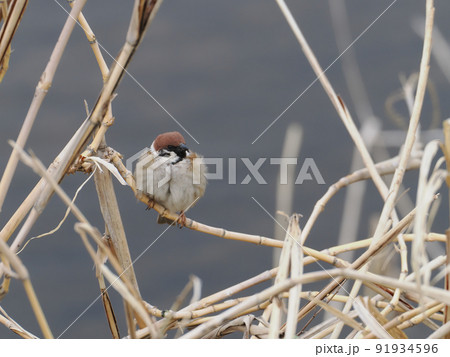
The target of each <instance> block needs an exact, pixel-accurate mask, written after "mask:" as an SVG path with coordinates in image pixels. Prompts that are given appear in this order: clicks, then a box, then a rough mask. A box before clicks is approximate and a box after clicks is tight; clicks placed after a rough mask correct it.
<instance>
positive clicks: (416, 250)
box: [411, 141, 446, 293]
mask: <svg viewBox="0 0 450 357" xmlns="http://www.w3.org/2000/svg"><path fill="white" fill-rule="evenodd" d="M438 148H439V146H438V142H437V141H432V142H430V143H428V144H427V146H426V147H425V152H424V157H423V160H422V164H421V167H420V172H419V184H418V189H417V218H416V220H415V224H414V234H415V235H414V237H415V239H414V240H413V242H412V252H411V266H412V268H413V271H414V274H415V280H416V283H417V291H418V292H419V293H420V291H421V287H422V285H423V284H427V285H428V284H429V283H430V278H431V272H430V271H428V270H427V271H425V272H424V273H423V274H420V269H421V267H422V266H426V264H427V262H428V261H427V260H428V258H427V254H426V252H425V241H424V239H423V237H424V236H426V234H427V226H428V219H429V218H428V216H429V210H430V206H431V204H432V202H433V200H434V198H435V195H436V192H437V190H438V189H439V188H440V187H441V185H442V182H443V181H444V178H445V174H446V171H444V170H440V169H439V166H440V162H442V160H438V162H437V164H436V166H435V167H434V169H433V170H432V173H431V174H430V171H431V170H430V168H431V165H432V160H433V158H434V157H435V155H436V152H437V150H438ZM428 175H430V178H428Z"/></svg>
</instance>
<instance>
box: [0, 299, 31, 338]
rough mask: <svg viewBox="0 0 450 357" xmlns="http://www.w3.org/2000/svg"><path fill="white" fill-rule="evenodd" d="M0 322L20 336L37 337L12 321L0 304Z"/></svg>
mask: <svg viewBox="0 0 450 357" xmlns="http://www.w3.org/2000/svg"><path fill="white" fill-rule="evenodd" d="M0 323H1V324H3V325H5V326H6V327H7V328H8V329H10V330H11V331H12V332H14V333H16V334H18V335H19V336H20V337H22V338H26V339H37V337H36V336H35V335H33V334H32V333H31V332H29V331H27V330H25V329H24V328H23V327H22V326H20V325H19V324H18V323H17V322H16V321H14V320H13V319H12V318H11V317H10V316H9V315H8V314H7V313H6V311H5V310H4V309H3V308H2V307H1V306H0Z"/></svg>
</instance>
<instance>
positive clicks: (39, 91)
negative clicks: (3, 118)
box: [0, 0, 86, 210]
mask: <svg viewBox="0 0 450 357" xmlns="http://www.w3.org/2000/svg"><path fill="white" fill-rule="evenodd" d="M85 3H86V0H78V1H77V2H76V3H75V6H74V7H73V9H72V11H71V12H70V15H69V16H68V17H67V20H66V22H65V24H64V27H63V29H62V31H61V34H60V36H59V38H58V42H57V43H56V45H55V48H54V50H53V52H52V54H51V56H50V60H49V61H48V63H47V66H46V67H45V70H44V72H43V73H42V75H41V78H40V80H39V83H38V85H37V87H36V91H35V93H34V96H33V101H32V102H31V105H30V108H29V110H28V113H27V115H26V117H25V120H24V122H23V125H22V128H21V129H20V132H19V136H18V137H17V140H16V143H17V146H18V147H19V148H23V147H24V146H25V143H26V141H27V139H28V136H29V134H30V132H31V129H32V127H33V124H34V120H35V119H36V116H37V114H38V112H39V109H40V107H41V104H42V102H43V101H44V98H45V96H46V95H47V93H48V91H49V89H50V87H51V85H52V82H53V78H54V76H55V72H56V69H57V68H58V65H59V62H60V60H61V57H62V54H63V53H64V50H65V48H66V45H67V42H68V41H69V38H70V35H71V34H72V31H73V28H74V27H75V20H74V19H75V18H77V17H78V15H79V13H80V12H81V9H82V8H83V6H84V4H85ZM24 5H26V3H25V4H24ZM18 10H20V9H19V7H18ZM21 15H22V11H20V13H19V15H18V16H19V19H20V16H21ZM0 50H1V48H0ZM0 55H1V53H0ZM18 162H19V156H18V153H17V151H16V149H13V152H12V153H11V156H10V158H9V160H8V163H7V164H6V168H5V171H4V173H3V177H2V179H1V181H0V210H1V207H2V206H3V202H4V200H5V197H6V193H7V192H8V189H9V185H10V183H11V180H12V178H13V175H14V172H15V170H16V167H17V163H18Z"/></svg>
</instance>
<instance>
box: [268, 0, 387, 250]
mask: <svg viewBox="0 0 450 357" xmlns="http://www.w3.org/2000/svg"><path fill="white" fill-rule="evenodd" d="M276 1H277V3H278V6H279V7H280V10H281V12H282V13H283V15H284V16H285V18H286V21H287V23H288V24H289V26H290V28H291V30H292V32H293V33H294V36H295V37H296V39H297V41H298V42H299V44H300V47H301V49H302V51H303V53H304V54H305V56H306V58H307V60H308V61H309V64H310V65H311V68H312V70H313V71H314V73H315V74H316V78H317V79H318V80H319V81H320V83H321V84H322V86H323V88H324V90H325V92H326V94H327V95H328V97H329V99H330V101H331V103H332V104H333V106H334V108H335V109H336V111H337V113H338V114H339V117H340V118H341V120H342V122H343V123H344V125H345V127H346V129H347V131H348V132H349V134H350V136H351V138H352V139H353V141H354V143H355V145H356V147H357V149H358V151H359V152H360V154H361V157H362V159H363V162H364V164H365V166H366V167H367V169H368V170H369V173H370V176H371V178H372V180H373V182H374V184H375V186H376V187H377V189H378V191H379V192H380V194H381V196H382V198H383V199H386V197H387V194H388V190H387V187H386V185H385V183H384V181H383V180H382V179H381V177H380V175H379V174H378V172H377V170H376V168H375V164H374V162H373V160H372V157H371V156H370V153H369V151H368V150H367V147H366V145H365V144H364V141H363V140H362V138H361V135H360V133H359V131H358V129H357V127H356V125H355V123H354V121H353V119H352V118H351V115H350V112H349V111H348V110H347V108H346V106H345V104H344V102H343V101H342V99H341V98H340V97H338V96H337V95H336V93H335V91H334V89H333V86H332V85H331V83H330V81H329V80H328V78H327V76H326V74H325V71H324V70H323V69H322V67H321V66H320V64H319V61H318V60H317V58H316V56H315V55H314V53H313V51H312V50H311V47H310V46H309V44H308V42H307V41H306V39H305V37H304V36H303V33H302V32H301V30H300V27H299V26H298V24H297V22H296V21H295V19H294V17H293V16H292V13H291V12H290V10H289V8H288V7H287V5H286V3H285V2H284V0H276ZM303 243H304V241H302V244H303Z"/></svg>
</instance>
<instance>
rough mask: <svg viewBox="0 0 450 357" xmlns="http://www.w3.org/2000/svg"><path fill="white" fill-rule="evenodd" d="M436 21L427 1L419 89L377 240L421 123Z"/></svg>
mask: <svg viewBox="0 0 450 357" xmlns="http://www.w3.org/2000/svg"><path fill="white" fill-rule="evenodd" d="M433 22H434V1H433V0H427V1H426V23H425V36H424V42H423V51H422V59H421V62H420V69H419V80H418V83H417V91H416V96H415V99H414V105H413V109H412V114H411V119H410V122H409V125H408V131H407V134H406V139H405V144H404V146H403V149H402V151H401V152H400V162H399V165H398V168H397V169H396V170H395V173H394V177H393V179H392V182H391V187H390V189H389V196H388V199H387V200H386V201H385V204H384V206H383V210H382V211H381V216H380V219H379V222H378V226H377V229H376V230H375V234H374V237H375V241H376V240H377V239H378V238H379V237H381V235H382V232H383V230H384V229H385V228H384V227H385V226H386V224H387V221H388V218H389V216H390V214H391V212H392V210H393V208H394V205H395V201H396V199H397V194H398V189H399V187H400V184H401V182H402V180H403V176H404V173H405V170H406V166H407V163H408V161H409V157H410V154H411V151H412V148H413V145H414V142H415V138H416V132H417V127H418V125H419V119H420V114H421V111H422V104H423V99H424V96H425V91H426V85H427V80H428V73H429V62H430V54H431V38H432V31H433Z"/></svg>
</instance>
